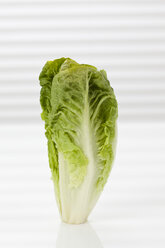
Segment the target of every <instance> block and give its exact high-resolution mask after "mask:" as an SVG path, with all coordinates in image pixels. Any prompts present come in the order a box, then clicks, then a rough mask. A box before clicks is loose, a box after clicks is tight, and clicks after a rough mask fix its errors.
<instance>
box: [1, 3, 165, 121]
mask: <svg viewBox="0 0 165 248" xmlns="http://www.w3.org/2000/svg"><path fill="white" fill-rule="evenodd" d="M0 20H1V21H0V109H1V112H0V122H3V123H8V122H17V121H19V123H20V122H33V123H36V122H38V123H39V121H40V117H39V115H38V113H39V112H40V107H39V101H38V99H39V90H40V87H39V82H38V76H39V73H40V71H41V69H42V67H43V65H44V64H45V63H46V61H47V60H53V59H55V58H58V57H62V56H65V57H67V56H68V57H71V58H73V59H75V60H77V61H78V62H80V63H88V64H93V65H95V66H97V67H98V68H100V69H102V68H103V69H105V70H106V71H107V73H108V78H109V79H110V81H111V84H112V87H114V89H115V93H116V95H117V99H118V100H119V109H120V115H119V116H120V119H121V120H123V121H127V120H128V119H132V118H133V119H134V120H135V121H137V120H139V119H140V120H141V121H142V120H152V121H155V120H165V84H164V82H165V70H164V68H165V32H164V31H165V0H143V1H142V0H0Z"/></svg>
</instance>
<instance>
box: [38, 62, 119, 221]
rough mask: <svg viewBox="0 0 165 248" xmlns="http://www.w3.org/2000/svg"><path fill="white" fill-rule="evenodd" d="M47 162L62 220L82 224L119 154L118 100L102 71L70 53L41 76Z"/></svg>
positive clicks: (49, 63) (44, 69)
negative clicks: (117, 145) (117, 152)
mask: <svg viewBox="0 0 165 248" xmlns="http://www.w3.org/2000/svg"><path fill="white" fill-rule="evenodd" d="M39 80H40V85H41V87H42V88H41V93H40V103H41V107H42V110H43V112H42V114H41V116H42V119H43V120H44V121H45V129H46V133H45V134H46V137H47V140H48V156H49V164H50V169H51V172H52V179H53V182H54V189H55V195H56V200H57V204H58V208H59V211H60V214H61V217H62V220H63V221H64V222H67V223H74V224H79V223H83V222H85V221H86V220H87V217H88V215H89V213H90V212H91V210H92V209H93V207H94V206H95V204H96V201H97V200H98V198H99V196H100V193H101V192H102V190H103V187H104V185H105V183H106V181H107V179H108V176H109V173H110V170H111V168H112V163H113V160H114V155H115V147H116V136H117V134H116V120H117V116H118V107H117V101H116V98H115V95H114V91H113V89H112V88H111V86H110V83H109V81H108V79H107V75H106V72H105V71H104V70H101V71H98V70H97V69H96V68H95V67H94V66H90V65H86V64H78V63H76V62H75V61H73V60H71V59H70V58H60V59H56V60H54V61H48V62H47V63H46V64H45V66H44V67H43V69H42V72H41V73H40V76H39Z"/></svg>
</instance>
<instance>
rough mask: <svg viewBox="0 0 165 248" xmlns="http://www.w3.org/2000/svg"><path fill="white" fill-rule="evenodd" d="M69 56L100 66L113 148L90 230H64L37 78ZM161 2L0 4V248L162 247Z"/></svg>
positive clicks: (164, 99)
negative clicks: (115, 114) (50, 63)
mask: <svg viewBox="0 0 165 248" xmlns="http://www.w3.org/2000/svg"><path fill="white" fill-rule="evenodd" d="M62 56H65V57H71V58H73V59H75V60H77V61H78V62H80V63H89V64H93V65H95V66H97V67H98V68H100V69H101V68H104V69H105V70H106V71H107V73H108V77H109V79H110V82H111V85H112V87H113V88H114V90H115V93H116V96H117V99H118V102H119V123H118V149H117V157H116V161H115V164H114V168H113V170H112V173H111V175H110V178H109V181H108V183H107V185H106V187H105V190H104V192H103V194H102V196H101V198H100V200H99V202H98V204H97V205H96V208H95V209H94V211H93V212H92V214H91V216H90V217H89V225H88V224H86V225H81V226H79V227H78V226H77V227H75V226H67V225H61V224H60V219H59V215H58V211H57V207H56V203H55V199H54V192H53V185H52V182H51V180H50V177H51V175H50V171H49V166H48V158H47V149H46V139H45V137H44V124H43V123H42V121H41V119H40V112H41V109H40V105H39V91H40V87H39V82H38V75H39V73H40V71H41V69H42V67H43V65H44V63H45V62H46V61H47V60H53V59H55V58H59V57H62ZM164 151H165V1H164V0H153V1H152V0H148V1H147V0H144V1H140V0H139V1H135V0H132V1H131V0H127V1H126V0H123V1H121V0H116V1H115V0H114V1H113V0H109V1H105V0H102V1H101V0H100V1H96V0H95V1H92V0H90V1H85V0H84V1H81V0H77V1H71V0H66V1H63V0H62V1H60V0H59V1H57V0H54V1H53V0H48V1H46V0H34V1H32V0H29V1H27V0H22V1H20V0H13V1H12V0H0V247H2V248H9V247H12V248H19V247H21V248H22V247H25V248H26V247H27V248H33V247H35V248H38V247H40V248H47V247H48V248H52V247H57V248H65V247H67V248H71V247H73V248H74V247H76V248H82V247H90V248H97V247H102V248H103V247H104V248H109V247H113V248H116V247H117V248H118V247H120V248H121V247H127V248H129V247H131V248H132V247H133V248H134V247H138V248H139V247H140V248H141V247H145V248H146V247H150V248H152V247H155V248H159V247H160V248H161V247H165V152H164Z"/></svg>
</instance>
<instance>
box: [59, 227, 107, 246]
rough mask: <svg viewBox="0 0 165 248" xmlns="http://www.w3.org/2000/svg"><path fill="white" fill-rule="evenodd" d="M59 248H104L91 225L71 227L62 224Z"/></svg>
mask: <svg viewBox="0 0 165 248" xmlns="http://www.w3.org/2000/svg"><path fill="white" fill-rule="evenodd" d="M56 247H57V248H86V247H90V248H103V246H102V244H101V242H100V240H99V238H98V236H97V234H96V232H95V231H94V230H93V228H92V227H91V226H90V224H89V223H85V224H81V225H69V224H64V223H61V225H60V229H59V232H58V237H57V242H56Z"/></svg>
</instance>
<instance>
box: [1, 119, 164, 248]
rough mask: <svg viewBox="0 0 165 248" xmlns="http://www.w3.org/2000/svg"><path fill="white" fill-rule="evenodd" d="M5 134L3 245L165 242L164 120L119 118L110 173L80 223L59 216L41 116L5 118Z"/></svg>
mask: <svg viewBox="0 0 165 248" xmlns="http://www.w3.org/2000/svg"><path fill="white" fill-rule="evenodd" d="M0 140H1V142H0V247H2V248H55V247H57V248H82V247H84V248H85V247H90V248H98V247H100V248H101V247H102V248H110V247H113V248H125V247H126V248H129V247H130V248H132V247H133V248H134V247H135V248H136V247H137V248H143V247H144V248H148V247H149V248H153V247H154V248H164V247H165V166H164V165H165V153H164V149H165V125H164V123H162V124H158V123H157V124H156V123H155V124H151V123H149V122H148V123H143V124H142V123H141V124H140V123H139V124H133V123H129V124H128V123H125V124H124V123H119V140H118V149H117V158H116V161H115V164H114V168H113V170H112V173H111V175H110V178H109V181H108V183H107V185H106V187H105V190H104V192H103V194H102V196H101V198H100V200H99V202H98V203H97V205H96V208H95V209H94V211H93V212H92V214H91V216H90V217H89V225H88V224H86V225H82V226H79V227H78V228H77V227H75V226H67V225H65V224H64V225H61V224H60V219H59V214H58V211H57V206H56V202H55V197H54V192H53V184H52V182H51V180H50V176H51V175H50V170H49V166H48V158H47V149H46V138H45V137H44V128H43V126H42V124H41V123H40V124H36V125H18V124H17V125H9V124H8V125H1V128H0Z"/></svg>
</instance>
